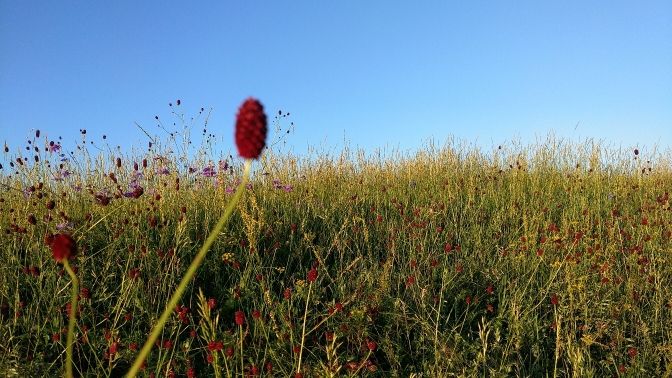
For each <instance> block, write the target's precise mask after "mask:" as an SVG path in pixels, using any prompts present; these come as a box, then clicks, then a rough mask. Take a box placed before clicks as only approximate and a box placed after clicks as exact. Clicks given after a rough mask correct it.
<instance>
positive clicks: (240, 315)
mask: <svg viewBox="0 0 672 378" xmlns="http://www.w3.org/2000/svg"><path fill="white" fill-rule="evenodd" d="M235 320H236V325H239V326H242V325H243V324H244V323H245V313H244V312H242V311H240V310H238V311H236V313H235Z"/></svg>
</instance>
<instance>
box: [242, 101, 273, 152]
mask: <svg viewBox="0 0 672 378" xmlns="http://www.w3.org/2000/svg"><path fill="white" fill-rule="evenodd" d="M266 133H267V128H266V114H265V113H264V107H263V105H261V103H260V102H259V101H258V100H256V99H254V98H248V99H247V100H245V102H243V104H242V105H241V106H240V108H239V109H238V115H237V117H236V133H235V138H236V147H238V154H239V155H240V156H241V157H243V158H245V159H257V158H259V155H261V151H262V150H263V149H264V147H265V146H266Z"/></svg>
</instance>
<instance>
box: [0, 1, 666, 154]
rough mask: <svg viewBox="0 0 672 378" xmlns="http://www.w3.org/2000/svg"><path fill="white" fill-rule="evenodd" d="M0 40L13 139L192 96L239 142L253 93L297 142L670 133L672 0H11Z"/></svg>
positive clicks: (5, 127)
mask: <svg viewBox="0 0 672 378" xmlns="http://www.w3.org/2000/svg"><path fill="white" fill-rule="evenodd" d="M0 48H1V50H0V143H2V142H3V141H6V142H7V143H8V144H10V146H12V148H19V147H21V146H23V143H24V141H25V140H26V139H27V138H28V137H30V136H32V133H33V130H34V129H40V130H41V131H42V133H43V135H44V134H46V135H49V137H52V138H55V137H56V136H58V135H62V136H63V138H64V140H65V141H75V140H78V139H79V129H81V128H85V129H87V131H88V134H87V136H88V138H89V139H91V140H96V141H98V140H100V138H101V136H102V135H103V134H106V135H107V140H108V142H110V143H111V144H112V145H122V146H123V147H124V148H126V149H128V148H130V147H131V146H139V147H143V146H145V144H146V137H145V136H144V134H143V133H142V132H141V131H140V130H138V129H137V128H136V126H135V124H134V123H135V122H138V123H140V124H141V125H143V126H145V127H146V128H147V129H148V130H149V131H150V132H152V133H157V134H158V133H159V132H160V130H159V129H158V128H157V127H156V125H155V122H154V116H155V115H159V116H160V117H161V118H162V119H164V120H172V119H173V118H171V115H170V110H171V108H169V107H168V103H169V102H175V100H176V99H181V101H182V105H181V107H180V109H179V110H180V111H182V112H184V113H185V115H187V116H189V115H192V114H195V113H197V111H198V109H200V107H202V106H203V107H205V108H213V112H212V117H211V119H210V124H209V128H210V131H213V132H215V134H217V136H218V137H221V139H222V140H223V142H221V143H219V144H218V146H219V147H220V148H221V149H222V150H223V151H227V150H228V149H232V148H233V147H232V146H233V144H232V140H233V121H234V116H235V112H236V109H237V107H238V106H239V104H240V103H241V102H242V101H243V100H244V99H245V98H246V97H248V96H255V97H258V98H259V99H260V100H261V101H262V102H263V103H264V104H265V106H266V108H267V110H268V113H269V114H272V113H276V112H277V110H279V109H282V110H283V111H289V112H291V117H290V118H289V120H291V121H293V122H294V124H295V133H294V134H292V135H290V137H289V139H288V142H289V143H288V145H287V149H291V150H293V151H294V152H295V153H298V154H302V153H305V151H306V150H307V148H308V146H313V147H316V148H318V149H320V148H321V149H326V150H331V151H335V150H338V149H339V148H340V146H342V144H343V142H344V140H347V141H348V142H349V144H350V145H351V146H352V147H359V148H364V149H366V150H368V151H373V150H375V149H376V148H380V147H385V146H387V147H388V148H389V147H398V148H400V149H402V150H406V149H411V150H412V149H416V148H418V147H421V146H422V145H423V144H424V143H425V142H426V141H427V140H428V139H430V138H433V139H434V140H435V141H437V142H438V143H442V142H443V141H444V140H446V138H448V137H449V136H455V137H457V138H459V139H463V140H465V141H467V142H470V143H476V144H479V145H481V146H484V147H486V148H490V147H491V146H493V145H498V144H501V143H505V142H507V141H510V140H512V139H518V138H520V139H521V140H522V141H523V142H525V141H533V140H534V139H535V138H536V137H544V136H545V135H546V134H547V133H548V132H549V131H553V132H555V133H556V134H557V135H559V136H563V137H567V138H572V139H578V138H585V137H592V138H596V139H602V140H604V141H606V142H607V143H609V144H614V145H616V146H624V147H629V146H638V147H639V148H640V149H641V148H647V147H651V146H653V145H654V144H658V145H659V146H660V147H663V148H667V147H669V146H670V145H671V144H672V2H670V1H630V2H623V1H609V2H606V1H604V2H600V1H597V2H585V1H554V2H550V1H517V2H504V1H499V2H494V1H468V2H464V1H463V2H449V1H412V2H411V1H403V2H402V1H389V0H388V1H360V0H351V1H329V2H327V1H298V0H297V1H283V2H280V1H255V0H245V1H213V2H186V1H181V2H171V1H161V2H158V1H157V2H154V1H115V2H99V1H58V2H56V1H44V2H37V1H7V0H0ZM285 124H288V121H286V122H285ZM577 124H578V126H577Z"/></svg>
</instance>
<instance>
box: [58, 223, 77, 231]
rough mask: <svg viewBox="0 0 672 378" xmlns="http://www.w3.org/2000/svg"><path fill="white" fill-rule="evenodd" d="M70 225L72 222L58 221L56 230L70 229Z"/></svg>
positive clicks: (71, 225)
mask: <svg viewBox="0 0 672 378" xmlns="http://www.w3.org/2000/svg"><path fill="white" fill-rule="evenodd" d="M72 227H73V224H72V223H70V222H63V223H59V224H57V225H56V229H57V230H58V231H63V230H66V229H67V230H71V229H72Z"/></svg>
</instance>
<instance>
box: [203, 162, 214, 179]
mask: <svg viewBox="0 0 672 378" xmlns="http://www.w3.org/2000/svg"><path fill="white" fill-rule="evenodd" d="M201 174H202V175H203V177H214V176H216V175H217V171H215V167H213V166H211V165H209V166H207V167H205V168H203V172H202V173H201Z"/></svg>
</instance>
